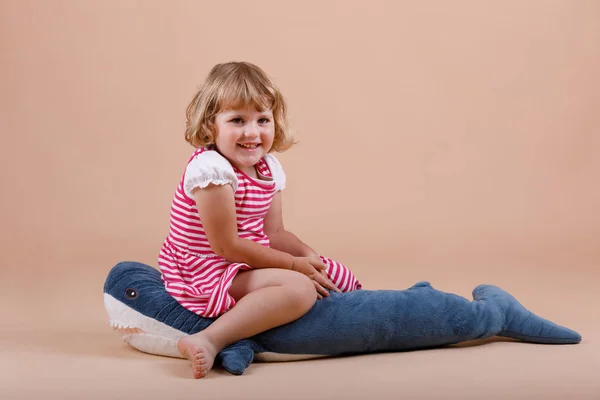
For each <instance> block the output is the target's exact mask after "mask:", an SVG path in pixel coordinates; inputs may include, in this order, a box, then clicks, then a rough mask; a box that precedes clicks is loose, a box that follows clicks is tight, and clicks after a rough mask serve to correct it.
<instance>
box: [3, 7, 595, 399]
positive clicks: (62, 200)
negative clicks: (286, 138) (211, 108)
mask: <svg viewBox="0 0 600 400" xmlns="http://www.w3.org/2000/svg"><path fill="white" fill-rule="evenodd" d="M0 18H1V20H0V34H1V48H0V50H1V51H0V53H1V60H0V68H1V70H0V73H1V79H2V87H1V89H2V90H1V95H0V102H1V103H0V110H1V111H0V112H1V119H0V123H1V126H0V129H1V132H2V157H1V158H0V163H1V165H0V167H1V168H0V171H1V172H0V174H1V175H0V176H1V178H2V181H1V185H2V188H3V195H2V200H1V201H2V204H1V205H2V207H0V212H1V213H2V214H1V216H2V225H3V228H2V231H1V235H2V236H1V237H0V243H2V252H1V254H2V256H1V257H2V269H3V274H2V278H1V280H0V282H1V287H0V289H1V293H2V307H3V315H5V318H3V321H2V322H1V323H0V326H1V327H2V332H3V333H2V340H3V342H4V344H5V345H6V346H3V350H2V351H3V353H5V354H8V355H11V356H12V357H9V358H4V357H3V359H2V361H0V365H1V366H2V368H3V369H4V370H3V371H2V373H1V374H0V376H2V378H0V379H2V380H3V381H4V383H3V386H1V387H0V389H1V390H3V391H4V393H5V394H7V395H14V396H17V394H19V395H27V394H31V395H34V394H40V393H46V394H47V393H55V394H57V396H58V397H60V396H59V395H58V394H59V393H62V394H63V395H65V396H66V394H65V393H70V394H71V395H73V396H75V395H76V394H77V395H84V394H86V395H89V393H88V392H86V390H90V391H92V392H93V393H96V394H98V395H105V396H107V397H109V398H116V397H115V396H117V394H121V395H123V397H128V396H130V395H134V397H135V395H136V394H137V395H140V396H141V393H145V392H141V391H143V390H151V393H163V392H161V390H162V391H164V393H171V392H172V391H173V390H180V395H181V396H184V393H190V396H191V394H193V393H195V394H196V395H197V394H198V390H200V389H198V388H200V386H198V385H197V384H198V383H197V382H191V383H190V381H189V380H186V379H183V378H187V377H188V372H189V371H188V368H187V365H186V364H185V362H184V361H179V360H170V359H164V358H159V357H153V356H147V355H143V354H141V353H138V352H135V351H132V350H130V349H129V348H127V347H125V346H124V345H123V344H121V343H120V342H119V340H118V336H117V335H116V334H115V333H113V332H111V331H110V330H109V328H108V327H107V326H106V325H105V324H106V316H105V314H104V310H103V304H102V285H103V282H104V278H105V276H106V274H107V272H108V270H109V269H110V268H111V267H112V266H113V265H114V264H115V263H116V262H118V261H120V260H137V261H142V262H146V263H148V264H150V265H153V266H156V258H157V254H158V250H159V247H160V245H161V243H162V240H163V239H164V237H165V235H166V234H167V230H168V216H169V206H170V201H171V196H172V193H173V190H174V189H175V186H176V184H177V182H178V180H179V178H180V176H181V173H182V171H183V168H184V166H185V162H186V161H187V157H188V156H189V154H190V152H191V151H192V148H191V147H189V145H187V143H185V141H184V140H183V127H184V123H185V115H184V112H185V107H186V105H187V104H188V102H189V101H190V99H191V97H192V96H193V94H194V91H195V89H196V88H197V86H198V85H199V84H200V83H201V81H202V79H203V78H204V77H205V75H206V74H207V73H208V71H209V69H210V68H211V67H212V66H213V65H214V64H215V63H219V62H224V61H230V60H247V61H251V62H254V63H256V64H258V65H260V66H261V67H263V68H264V69H265V70H266V71H267V72H268V73H269V74H270V75H271V76H272V77H273V78H274V79H275V81H276V82H277V83H278V84H279V86H280V88H281V89H282V91H283V93H284V95H285V96H286V98H287V100H288V103H289V106H290V120H291V123H292V126H293V128H294V129H295V131H296V133H297V138H298V140H299V141H300V143H299V144H298V145H297V146H295V147H293V148H292V149H291V150H289V151H288V152H286V153H283V154H280V155H279V158H280V160H281V161H282V163H283V164H284V167H285V168H286V172H287V176H288V189H287V190H286V191H285V195H284V213H285V222H286V224H287V227H288V228H289V229H290V230H291V231H293V232H294V233H296V234H297V235H298V236H299V237H300V238H302V239H303V240H305V241H306V242H308V243H309V244H310V245H312V246H313V247H315V248H316V249H317V250H318V251H320V252H321V253H322V254H325V255H327V256H330V257H332V258H336V259H338V260H340V261H343V262H345V263H346V264H347V265H349V266H350V267H351V268H353V269H354V270H355V271H356V273H357V275H358V276H359V277H360V279H361V280H362V282H363V284H364V285H365V286H366V287H367V288H370V289H380V288H393V289H403V288H405V287H407V286H410V285H412V284H413V283H415V282H416V281H417V280H421V279H424V280H430V281H431V282H432V284H433V286H434V287H436V288H438V289H441V290H445V291H451V292H454V293H457V294H461V295H464V296H467V297H468V296H469V295H470V291H471V290H472V288H473V287H474V286H475V285H477V284H479V283H495V284H498V285H501V286H503V287H505V288H507V289H509V290H510V291H511V292H512V293H514V294H515V295H517V297H519V298H520V299H522V300H523V302H524V303H525V304H526V305H528V306H530V307H532V308H534V309H535V311H537V312H539V313H540V314H542V315H544V316H547V317H548V318H551V319H553V320H555V321H557V322H559V323H561V324H564V325H567V326H570V327H572V328H574V329H577V330H578V331H580V332H581V333H582V334H583V335H584V342H583V343H582V344H581V345H579V346H568V347H560V346H558V347H556V346H552V347H544V346H541V347H539V346H533V345H529V346H521V345H515V344H513V343H493V344H489V345H488V344H486V346H487V347H486V346H481V347H478V348H476V349H474V350H473V349H469V350H467V349H461V350H457V351H456V352H452V353H451V355H446V354H448V353H443V354H441V355H439V356H438V357H442V358H437V359H436V356H433V355H432V354H436V353H427V352H417V353H411V354H410V356H409V355H386V356H383V355H382V356H368V357H358V358H350V359H342V360H322V361H315V362H310V363H294V364H283V365H281V364H277V365H258V366H256V365H255V366H253V367H252V368H251V370H250V372H249V373H248V376H250V377H251V378H246V380H244V378H234V377H230V376H227V375H226V374H220V373H215V376H217V377H218V378H222V379H216V380H214V381H213V382H217V383H212V384H211V383H202V385H205V386H203V388H204V389H202V390H203V391H204V392H206V390H208V389H207V388H210V387H214V388H215V390H217V388H221V389H220V390H225V389H223V385H225V386H226V387H227V388H228V390H230V392H229V391H224V392H221V395H222V396H225V397H227V396H230V397H231V396H233V398H234V397H235V393H238V392H236V390H238V391H239V393H246V396H247V395H248V393H253V392H252V390H256V391H255V392H254V393H261V395H264V394H265V392H264V391H259V388H261V387H263V386H262V385H266V384H269V382H273V376H274V375H275V374H279V375H277V376H279V377H287V378H286V379H291V378H290V376H296V379H295V380H294V379H291V380H290V381H289V382H288V381H287V380H286V379H284V378H282V379H283V380H280V382H283V383H282V386H281V387H277V388H271V393H274V396H275V397H277V396H283V394H282V393H284V392H285V390H291V389H290V385H294V384H296V385H298V382H303V381H306V380H309V379H312V378H311V377H313V376H314V377H315V379H317V378H318V377H322V376H323V372H327V371H330V372H331V373H335V374H337V376H339V377H343V376H348V375H353V374H357V373H359V374H360V375H361V376H362V377H364V379H363V380H362V381H361V385H358V384H356V382H355V381H350V382H354V384H352V385H347V384H344V385H341V386H335V385H334V386H333V388H332V390H334V392H335V393H338V394H340V395H341V394H344V395H345V396H346V397H351V396H359V394H360V393H362V394H363V395H364V394H365V393H371V394H372V393H375V392H376V391H377V390H381V391H382V393H383V392H386V390H388V389H389V393H393V392H396V393H400V392H399V391H400V390H401V389H402V390H404V393H405V394H410V393H412V392H411V390H415V392H414V393H417V392H418V390H421V391H422V392H418V393H421V394H422V395H423V396H426V395H429V394H431V395H435V394H445V395H449V394H452V393H454V394H455V395H456V396H457V398H459V397H460V398H467V397H469V393H471V394H473V395H474V393H473V392H472V391H471V389H472V388H473V387H477V388H479V389H478V390H479V393H481V390H484V389H486V388H488V389H490V388H491V389H493V391H492V393H496V394H498V396H501V395H502V396H506V395H509V394H513V395H514V394H515V393H529V394H532V395H535V394H537V393H538V392H536V390H538V389H539V390H547V391H548V393H547V394H546V397H545V398H550V397H548V396H550V395H551V394H554V395H560V394H561V393H563V392H564V393H566V391H567V390H576V391H577V390H580V391H581V392H576V393H579V394H580V395H581V396H584V393H585V394H586V395H591V393H592V392H593V393H600V392H597V391H598V384H597V383H595V382H596V381H595V380H594V379H595V378H593V376H595V375H593V374H592V373H591V371H592V370H593V369H594V368H596V367H599V368H600V362H599V361H598V358H596V357H595V356H592V354H595V355H596V356H597V354H598V350H599V348H598V345H597V344H595V342H594V340H595V341H596V342H597V339H598V338H599V336H600V335H599V332H600V326H599V325H600V324H599V323H598V312H597V311H596V310H594V311H592V308H593V307H594V306H596V307H598V306H600V301H599V300H598V297H597V284H598V283H599V281H600V279H599V278H600V273H599V268H598V266H599V263H600V212H599V211H598V205H599V204H600V185H598V175H599V172H600V157H598V154H599V151H600V112H599V110H600V75H599V74H598V71H600V23H599V19H600V2H598V1H585V0H577V1H567V0H563V1H550V0H547V1H546V0H540V1H496V2H489V1H488V2H480V1H453V2H446V1H424V2H416V1H415V2H408V1H406V2H403V1H374V0H371V1H359V0H347V1H341V0H339V1H302V2H292V1H288V2H278V1H222V2H219V1H171V2H167V1H162V2H161V1H149V0H148V1H133V0H122V1H117V0H113V1H92V0H89V1H87V0H86V1H84V0H81V1H76V0H72V1H66V0H62V1H59V0H54V1H43V0H39V1H33V0H28V1H17V0H14V1H7V0H3V1H1V2H0ZM94 343H95V344H94ZM496 345H497V346H499V347H497V349H496V348H494V349H495V350H494V351H492V350H490V349H491V348H492V346H496ZM585 346H588V347H585ZM590 346H596V347H595V348H592V347H590ZM532 349H534V350H532ZM535 349H537V350H535ZM525 350H528V351H530V352H533V353H529V356H524V355H523V351H525ZM468 351H471V352H472V353H467V352H468ZM534 351H535V352H534ZM477 352H479V353H477ZM496 352H498V353H496ZM425 354H426V355H425ZM467 354H468V356H467ZM507 354H508V355H507ZM404 357H411V360H413V365H415V364H414V363H415V362H417V363H418V362H419V360H422V365H423V367H422V369H421V370H420V371H421V372H422V373H423V375H420V374H418V373H417V372H415V370H412V369H408V368H409V366H407V365H406V364H405V361H404V360H406V358H404ZM419 357H428V358H427V359H420V358H419ZM443 357H447V358H443ZM456 357H458V358H456ZM460 357H465V358H460ZM468 357H471V358H468ZM502 357H504V358H502ZM515 357H520V360H521V361H520V362H519V363H517V366H515V365H514V364H515V363H514V358H515ZM560 357H564V359H562V358H560ZM498 358H500V359H502V360H503V363H502V364H500V365H501V367H498V368H499V369H498V371H496V372H498V373H503V374H506V375H504V378H502V379H504V381H503V380H501V379H500V378H498V377H497V376H495V372H494V373H492V372H490V373H488V374H484V373H482V372H479V374H480V376H478V378H477V379H478V381H477V382H478V383H477V386H473V385H471V386H469V383H468V381H465V380H464V379H466V378H464V376H463V377H462V378H461V377H460V376H458V375H452V376H451V377H449V376H448V375H447V369H444V365H445V366H446V367H449V366H451V365H452V366H456V365H461V364H460V363H461V362H462V363H464V365H462V367H461V368H464V369H471V370H470V373H471V374H473V373H474V372H477V371H473V370H472V367H469V365H472V364H473V363H477V364H480V363H482V362H484V363H486V364H488V363H490V364H491V363H492V360H497V359H498ZM442 359H443V360H446V361H440V360H442ZM381 360H384V361H383V365H387V366H390V365H391V369H390V368H388V367H382V366H381V365H382V363H381ZM481 360H484V361H481ZM557 360H562V361H557ZM67 361H68V362H70V363H71V364H70V365H71V366H70V367H65V366H64V365H66V364H65V363H66V362H67ZM444 362H445V363H447V364H444ZM128 363H129V364H128ZM555 364H556V365H562V366H563V367H562V368H567V370H560V369H559V370H556V368H558V367H556V365H555ZM417 365H418V364H417ZM509 366H510V367H509ZM519 366H520V368H522V369H519ZM567 366H568V367H567ZM61 368H62V369H61ZM402 368H404V369H402ZM514 368H516V369H514ZM540 368H542V369H541V370H540ZM432 369H433V371H434V372H435V371H437V372H438V373H439V375H438V376H437V377H436V378H435V379H434V378H431V373H432V372H431V371H432ZM391 370H395V371H398V370H402V371H403V375H402V376H403V377H404V378H402V379H408V380H409V381H402V382H403V383H401V384H400V383H398V382H400V381H399V379H400V378H399V377H398V376H397V375H396V372H393V371H391ZM453 370H454V369H453ZM134 371H137V374H136V373H135V372H134ZM357 371H358V372H357ZM409 371H412V372H411V373H409ZM417 371H418V370H417ZM585 371H587V375H586V372H585ZM552 373H554V374H555V375H552ZM77 374H79V375H77ZM131 374H133V376H134V377H132V375H131ZM298 374H304V375H298ZM313 374H314V375H313ZM411 374H413V375H411ZM33 375H38V377H37V378H36V380H37V382H38V386H31V385H30V384H27V383H26V380H27V379H29V377H31V376H33ZM73 376H76V377H78V378H77V379H76V380H72V379H71V378H67V377H73ZM426 376H429V377H430V378H429V379H431V380H432V381H433V382H438V383H439V385H437V386H436V385H434V386H432V387H430V388H429V389H427V390H425V389H423V385H422V382H423V380H424V379H425V377H426ZM470 376H471V377H472V375H470ZM7 377H8V378H11V379H12V378H14V380H12V381H11V383H10V384H9V383H7V382H8V381H5V380H6V379H8V378H7ZM149 377H151V378H149ZM407 377H410V379H409V378H407ZM252 379H254V380H252ZM318 379H321V378H318ZM457 379H458V381H457ZM461 379H463V380H461ZM73 382H78V384H74V383H73ZM107 382H110V383H107ZM208 382H211V381H210V380H209V381H208ZM261 382H264V383H261ZM440 382H441V383H440ZM444 382H445V383H444ZM456 382H462V383H460V384H457V383H456ZM499 382H502V384H500V383H499ZM411 384H412V385H411ZM119 385H121V386H119ZM206 385H208V386H206ZM210 385H213V386H210ZM244 385H246V386H244ZM330 385H331V384H330ZM386 385H387V386H386ZM519 385H521V386H523V387H527V385H530V386H529V387H530V388H531V387H533V389H531V391H527V390H529V389H527V390H525V389H524V390H525V392H515V393H512V392H509V391H510V390H513V389H514V388H515V387H519ZM117 386H119V387H120V388H119V389H118V390H117V389H115V388H116V387H117ZM48 388H51V389H48ZM286 388H287V389H286ZM330 388H331V387H330ZM418 388H420V389H418ZM511 388H512V389H511ZM417 389H418V390H417ZM47 390H50V392H47ZM186 390H189V391H187V392H186ZM263 390H264V388H263ZM360 390H363V392H361V391H360ZM502 390H504V392H503V391H502ZM561 390H562V391H561ZM44 391H46V392H44ZM344 391H346V392H344ZM293 392H294V393H296V394H298V395H300V394H302V396H304V395H306V396H311V397H313V398H319V397H318V393H319V392H318V388H317V387H315V386H313V385H305V384H300V385H298V386H297V387H295V388H294V390H293ZM90 393H91V392H90ZM382 393H380V394H382ZM386 393H387V392H386ZM460 393H462V394H460ZM540 393H541V392H540ZM145 396H146V397H148V396H149V395H148V394H147V393H146V394H145ZM361 396H362V395H361ZM359 397H360V396H359ZM451 397H452V396H451ZM129 398H130V397H129ZM357 398H358V397H357ZM489 398H491V397H489ZM577 398H583V397H577ZM590 398H591V397H590Z"/></svg>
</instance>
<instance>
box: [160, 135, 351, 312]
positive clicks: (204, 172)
mask: <svg viewBox="0 0 600 400" xmlns="http://www.w3.org/2000/svg"><path fill="white" fill-rule="evenodd" d="M256 169H257V171H258V173H259V176H260V179H254V178H252V177H250V176H248V175H247V174H246V173H244V172H242V171H241V170H239V169H237V168H235V167H233V166H232V165H231V164H230V163H229V162H228V161H227V159H225V158H224V157H223V156H221V155H220V154H219V153H217V152H216V151H215V150H213V148H211V147H203V148H199V149H197V150H196V151H195V152H194V154H193V155H192V157H191V158H190V160H189V161H188V165H187V168H186V172H185V173H184V174H183V176H182V178H181V180H180V182H179V185H178V186H177V189H176V191H175V194H174V197H173V201H172V204H171V215H170V229H169V234H168V236H167V237H166V239H165V241H164V243H163V245H162V247H161V250H160V254H159V257H158V264H159V266H160V270H161V272H162V274H161V277H162V281H163V283H164V285H165V288H166V290H167V292H168V293H169V294H170V295H171V296H173V297H174V298H175V299H176V300H177V301H178V302H179V303H180V304H181V305H182V306H183V307H185V308H187V309H188V310H190V311H192V312H194V313H196V314H198V315H200V316H203V317H208V318H215V317H218V316H219V315H221V314H223V313H225V312H226V311H227V310H229V309H230V308H231V307H233V306H234V305H235V300H234V298H233V297H231V296H230V295H229V293H228V292H229V288H230V287H231V283H232V281H233V278H234V277H235V276H236V274H237V273H238V271H240V270H241V271H244V270H250V269H252V267H251V266H249V265H248V264H245V263H233V262H229V261H227V260H226V259H224V258H223V257H221V256H219V255H217V254H215V253H214V252H213V251H212V249H211V247H210V244H209V242H208V240H207V238H206V234H205V232H204V229H203V228H202V222H201V221H200V217H199V216H198V210H197V208H196V204H195V201H194V200H193V198H192V197H191V196H192V195H191V191H192V189H193V188H195V187H201V188H203V187H206V186H207V185H208V184H210V183H213V184H231V185H232V186H233V188H234V190H235V207H236V214H237V227H238V233H239V236H240V237H242V238H245V239H249V240H252V241H254V242H256V243H260V244H262V245H263V246H269V238H268V237H267V235H265V233H264V231H263V227H264V218H265V216H266V214H267V211H268V209H269V207H270V205H271V201H272V199H273V196H274V195H275V193H276V192H277V191H278V190H282V189H283V187H284V186H285V174H284V172H283V169H282V168H281V164H280V163H279V161H277V159H276V158H275V157H274V156H273V155H272V154H267V155H266V156H265V157H263V158H262V159H261V160H260V161H259V163H258V164H257V165H256ZM320 257H321V260H322V261H323V262H324V263H325V265H326V266H327V273H328V275H329V277H330V279H331V280H332V281H333V282H334V284H336V286H337V287H338V288H340V290H342V291H343V292H347V291H350V290H357V289H361V288H362V286H361V284H360V282H359V281H358V280H357V279H356V277H355V276H354V274H353V273H352V272H351V271H350V270H349V269H348V268H346V267H345V266H344V265H342V264H340V263H338V262H336V261H334V260H331V259H329V258H326V257H323V256H320Z"/></svg>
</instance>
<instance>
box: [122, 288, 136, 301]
mask: <svg viewBox="0 0 600 400" xmlns="http://www.w3.org/2000/svg"><path fill="white" fill-rule="evenodd" d="M137 295H138V294H137V292H136V291H135V289H132V288H127V289H125V296H127V297H129V298H130V299H135V298H136V297H137Z"/></svg>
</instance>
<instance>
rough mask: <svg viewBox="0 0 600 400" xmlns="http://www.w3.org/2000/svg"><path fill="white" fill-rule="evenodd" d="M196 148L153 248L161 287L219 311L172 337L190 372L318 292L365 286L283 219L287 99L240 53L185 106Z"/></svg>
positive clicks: (297, 312) (296, 312)
mask: <svg viewBox="0 0 600 400" xmlns="http://www.w3.org/2000/svg"><path fill="white" fill-rule="evenodd" d="M187 123H188V125H187V130H186V133H185V139H186V141H187V142H188V143H190V144H191V145H192V146H194V147H196V150H195V151H194V153H193V154H192V156H191V158H190V159H189V161H188V164H187V167H186V169H185V173H184V174H183V177H182V178H181V181H180V182H179V185H178V187H177V190H176V192H175V195H174V198H173V202H172V206H171V217H170V230H169V235H168V236H167V238H166V239H165V241H164V244H163V246H162V248H161V251H160V255H159V265H160V269H161V271H162V279H163V282H164V284H165V287H166V290H167V292H168V293H169V294H170V295H171V296H173V297H174V298H175V299H176V300H177V301H178V302H179V303H180V304H181V305H182V306H184V307H186V308H187V309H188V310H190V311H192V312H194V313H196V314H198V315H200V316H203V317H208V318H216V317H219V318H218V319H216V320H215V322H214V323H213V324H212V325H210V326H209V327H208V328H207V329H205V330H203V331H201V332H199V333H197V334H195V335H191V336H188V337H185V338H183V339H181V340H180V341H179V342H178V349H179V351H180V352H181V354H182V355H183V356H185V357H186V358H188V359H189V360H190V361H191V362H192V369H193V375H194V377H195V378H201V377H203V376H205V375H206V374H207V373H208V371H209V370H210V369H211V368H212V365H213V362H214V359H215V356H216V355H217V353H218V352H219V351H220V350H222V349H223V348H224V347H226V346H228V345H230V344H232V343H234V342H236V341H238V340H240V339H243V338H247V337H250V336H253V335H256V334H258V333H260V332H264V331H266V330H268V329H271V328H275V327H277V326H280V325H283V324H286V323H289V322H292V321H294V320H295V319H297V318H299V317H301V316H302V315H304V314H305V313H306V312H307V311H308V310H310V308H311V307H312V306H313V305H314V303H315V301H317V299H322V297H323V296H329V292H328V291H327V289H330V290H335V291H338V292H347V291H350V290H357V289H361V284H360V282H359V281H358V280H357V279H356V278H355V277H354V275H353V274H352V272H351V271H350V270H349V269H348V268H346V267H345V266H343V265H341V264H339V263H337V262H335V261H333V260H330V259H328V258H325V257H322V256H319V255H318V254H317V253H316V252H315V251H314V250H313V249H312V248H310V247H309V246H308V245H306V244H305V243H303V242H302V241H301V240H300V239H298V238H297V237H296V236H295V235H294V234H292V233H291V232H289V231H287V230H286V229H285V228H284V225H283V221H282V204H281V203H282V202H281V190H283V189H284V187H285V183H286V178H285V173H284V172H283V169H282V166H281V164H280V163H279V161H278V160H277V159H276V158H275V156H273V155H272V154H271V152H273V151H280V152H281V151H285V150H287V149H288V148H290V147H291V146H292V144H293V138H292V136H291V134H290V132H289V130H288V125H287V121H286V104H285V101H284V99H283V97H282V95H281V93H280V92H279V90H278V89H277V87H276V86H275V85H274V84H273V82H272V81H271V80H270V79H269V78H268V77H267V76H266V74H265V73H264V72H263V71H262V70H261V69H260V68H259V67H257V66H255V65H252V64H249V63H245V62H239V63H238V62H232V63H227V64H219V65H216V66H215V67H213V69H212V70H211V72H210V73H209V75H208V77H207V79H206V81H205V82H204V84H203V86H202V87H201V88H200V90H199V91H198V93H197V94H196V95H195V97H194V99H193V100H192V102H191V103H190V105H189V106H188V108H187Z"/></svg>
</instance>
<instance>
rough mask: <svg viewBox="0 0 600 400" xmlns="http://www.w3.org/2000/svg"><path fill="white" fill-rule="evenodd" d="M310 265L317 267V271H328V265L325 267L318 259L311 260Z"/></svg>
mask: <svg viewBox="0 0 600 400" xmlns="http://www.w3.org/2000/svg"><path fill="white" fill-rule="evenodd" d="M310 263H311V264H312V266H313V267H315V269H317V270H319V271H323V270H325V269H327V265H325V264H324V263H323V261H321V260H320V259H318V258H313V259H312V260H310Z"/></svg>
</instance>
